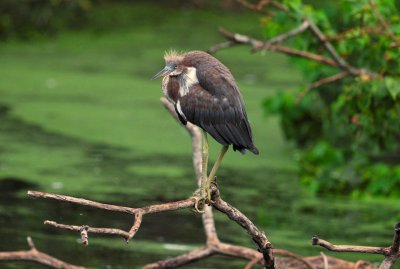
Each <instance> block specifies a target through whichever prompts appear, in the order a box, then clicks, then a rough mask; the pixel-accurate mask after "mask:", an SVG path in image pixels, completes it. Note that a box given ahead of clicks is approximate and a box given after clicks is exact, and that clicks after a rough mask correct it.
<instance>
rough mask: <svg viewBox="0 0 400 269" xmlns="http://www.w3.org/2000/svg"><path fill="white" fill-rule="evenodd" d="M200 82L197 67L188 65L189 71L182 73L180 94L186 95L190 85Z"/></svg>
mask: <svg viewBox="0 0 400 269" xmlns="http://www.w3.org/2000/svg"><path fill="white" fill-rule="evenodd" d="M197 83H199V80H198V79H197V75H196V68H194V67H188V68H187V72H185V73H183V74H181V77H180V79H179V96H181V97H182V96H185V95H186V94H188V93H189V90H190V87H191V86H193V85H194V84H197Z"/></svg>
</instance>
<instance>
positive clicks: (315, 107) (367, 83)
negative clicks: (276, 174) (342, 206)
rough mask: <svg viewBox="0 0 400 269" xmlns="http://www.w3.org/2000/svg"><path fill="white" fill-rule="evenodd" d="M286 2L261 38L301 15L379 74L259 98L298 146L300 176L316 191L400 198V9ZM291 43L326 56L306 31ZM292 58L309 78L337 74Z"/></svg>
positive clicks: (351, 59)
mask: <svg viewBox="0 0 400 269" xmlns="http://www.w3.org/2000/svg"><path fill="white" fill-rule="evenodd" d="M284 3H285V5H286V7H287V8H288V9H289V10H290V13H288V12H285V11H279V12H278V13H276V15H275V16H272V17H268V18H267V19H264V20H263V21H264V25H265V36H266V38H270V37H272V36H274V35H276V34H279V33H283V32H286V31H288V30H290V29H292V28H293V27H295V26H296V25H298V24H299V22H301V19H302V18H304V17H307V18H310V19H311V20H312V21H313V22H314V23H315V24H316V25H318V27H319V28H320V29H321V30H322V31H323V32H324V34H325V35H326V36H327V37H328V39H329V40H330V41H331V43H332V44H333V46H334V47H335V49H336V50H337V52H338V54H339V55H340V56H341V57H343V58H344V59H345V60H346V61H347V62H348V63H350V64H351V65H353V66H355V67H356V68H360V69H367V70H370V71H372V72H375V73H377V74H379V76H378V77H377V78H375V77H371V76H370V75H368V74H367V73H365V74H361V75H360V76H358V77H349V78H346V79H343V80H339V81H336V82H334V83H330V84H324V85H322V86H320V87H318V88H317V89H300V91H295V92H293V91H292V92H286V93H279V94H277V95H276V96H273V97H271V98H268V99H267V100H266V101H265V102H264V108H265V110H266V111H267V112H268V113H276V114H279V115H280V116H281V125H282V128H283V131H284V133H285V135H286V138H287V139H289V140H292V141H294V142H295V143H296V145H297V146H298V147H299V148H300V151H301V154H300V157H299V163H300V166H301V168H300V177H301V179H302V181H303V182H304V183H305V184H306V185H307V186H309V187H310V189H311V190H313V191H314V192H316V193H342V194H345V193H347V194H353V195H356V196H359V195H363V194H370V195H385V196H387V195H393V196H399V195H400V192H399V191H398V189H399V186H400V172H399V171H400V159H399V155H400V143H399V138H400V60H399V59H400V45H399V43H398V42H399V41H398V40H400V16H399V14H400V7H399V6H396V5H395V1H393V0H382V1H376V3H375V7H372V6H371V5H370V3H369V1H367V0H363V1H347V0H342V1H339V2H338V4H337V5H335V6H329V5H327V6H324V7H325V9H321V10H317V9H314V8H313V7H312V6H310V5H305V4H303V3H302V2H301V1H300V0H296V1H286V2H284ZM374 8H376V9H375V10H374ZM377 12H379V13H380V16H381V17H382V18H384V20H385V21H386V25H385V24H383V23H382V21H381V19H382V18H379V16H377V14H376V13H377ZM288 14H290V16H289V15H288ZM285 21H290V23H283V22H285ZM387 26H389V27H390V30H388V29H386V27H387ZM396 42H397V43H396ZM291 45H292V47H294V48H296V49H299V50H305V51H310V52H313V53H317V54H320V55H323V56H325V57H330V55H329V54H328V53H327V52H326V50H324V48H323V44H322V42H320V41H319V40H318V39H317V38H315V36H313V35H312V34H311V33H303V34H302V36H301V38H299V37H297V38H295V39H294V40H293V41H292V43H291ZM292 61H293V62H294V63H295V64H296V66H297V67H298V68H299V69H300V70H301V71H302V72H303V73H304V75H305V77H306V79H307V81H308V82H309V83H311V82H313V81H316V80H319V79H322V78H325V77H328V76H332V75H334V74H336V73H338V72H340V70H337V69H336V68H333V67H330V66H323V65H321V64H319V63H317V62H314V61H309V60H304V59H298V58H292Z"/></svg>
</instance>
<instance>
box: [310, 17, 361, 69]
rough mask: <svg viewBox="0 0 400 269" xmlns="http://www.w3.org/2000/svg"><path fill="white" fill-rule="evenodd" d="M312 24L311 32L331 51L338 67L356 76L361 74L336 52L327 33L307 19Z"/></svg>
mask: <svg viewBox="0 0 400 269" xmlns="http://www.w3.org/2000/svg"><path fill="white" fill-rule="evenodd" d="M307 21H308V22H309V25H310V30H311V32H312V33H313V34H314V35H315V36H316V37H317V38H318V39H319V41H320V42H321V43H322V44H323V45H324V47H325V49H326V50H327V51H328V52H329V54H330V55H331V56H332V58H333V60H334V61H335V62H336V63H337V65H338V67H339V68H340V69H342V70H344V71H347V72H348V73H350V74H351V75H353V76H355V75H358V74H359V71H358V70H357V69H356V68H354V67H352V66H350V65H349V64H348V63H347V62H346V61H345V60H344V59H343V58H342V57H340V56H339V54H338V53H337V52H336V50H335V48H334V47H333V46H332V44H331V43H330V42H329V40H328V39H327V38H326V36H325V34H323V33H322V31H321V30H320V29H319V27H318V26H317V25H315V24H314V22H312V21H311V20H310V19H307Z"/></svg>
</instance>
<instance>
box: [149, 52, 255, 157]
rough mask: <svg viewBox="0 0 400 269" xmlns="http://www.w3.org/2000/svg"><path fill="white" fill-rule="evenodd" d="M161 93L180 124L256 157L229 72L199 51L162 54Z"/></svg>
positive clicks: (235, 86) (247, 123)
mask: <svg viewBox="0 0 400 269" xmlns="http://www.w3.org/2000/svg"><path fill="white" fill-rule="evenodd" d="M165 61H166V67H165V68H164V69H163V70H162V71H160V72H159V73H158V74H157V75H156V76H155V77H158V76H161V75H164V76H165V77H164V79H163V92H164V94H165V95H166V96H167V97H168V98H169V99H170V100H171V101H172V102H173V103H174V104H175V109H176V111H177V113H178V115H179V118H180V120H181V121H182V123H183V124H186V123H187V122H188V121H189V122H191V123H193V124H195V125H197V126H199V127H201V128H202V129H203V130H204V131H206V132H207V133H209V134H210V135H211V136H212V137H213V138H214V139H215V140H217V141H218V142H219V143H220V144H222V145H224V146H227V145H233V149H234V150H238V151H240V152H242V153H244V151H245V150H246V149H247V150H250V151H251V152H253V153H254V154H258V149H257V148H256V147H255V145H254V142H253V135H252V131H251V128H250V124H249V122H248V120H247V115H246V110H245V108H244V103H243V99H242V97H241V94H240V92H239V88H238V86H237V85H236V82H235V79H234V78H233V76H232V74H231V72H230V71H229V69H228V68H227V67H226V66H225V65H223V64H222V63H221V62H220V61H219V60H217V59H216V58H214V57H213V56H211V55H209V54H207V53H205V52H202V51H191V52H187V53H184V54H182V55H178V54H176V53H173V52H171V53H167V54H166V55H165Z"/></svg>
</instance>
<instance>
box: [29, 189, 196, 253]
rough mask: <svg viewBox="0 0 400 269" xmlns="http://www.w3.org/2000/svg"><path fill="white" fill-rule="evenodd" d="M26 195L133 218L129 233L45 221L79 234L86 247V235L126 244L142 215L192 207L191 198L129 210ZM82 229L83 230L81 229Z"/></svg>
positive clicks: (35, 193)
mask: <svg viewBox="0 0 400 269" xmlns="http://www.w3.org/2000/svg"><path fill="white" fill-rule="evenodd" d="M28 195H29V196H31V197H36V198H45V199H54V200H58V201H63V202H68V203H74V204H79V205H84V206H90V207H94V208H98V209H103V210H108V211H114V212H121V213H126V214H130V215H134V216H135V219H134V223H133V224H132V227H131V228H130V230H129V232H127V231H123V230H121V229H114V228H94V227H90V226H87V225H80V226H77V225H67V224H61V223H57V222H55V221H50V220H46V221H45V222H44V224H47V225H50V226H53V227H55V228H59V229H63V230H69V231H77V232H79V233H80V235H81V239H82V244H84V245H87V244H88V243H89V241H88V233H95V234H109V235H118V236H121V237H123V238H124V239H125V240H126V241H127V242H128V241H129V240H131V239H132V238H133V237H134V236H135V234H136V232H137V231H138V230H139V228H140V225H141V223H142V219H143V215H145V214H152V213H157V212H164V211H172V210H178V209H182V208H190V207H193V206H194V199H193V198H188V199H185V200H180V201H175V202H169V203H164V204H158V205H150V206H145V207H142V208H131V207H126V206H117V205H111V204H104V203H99V202H95V201H91V200H87V199H82V198H76V197H71V196H67V195H60V194H53V193H46V192H38V191H28ZM83 227H84V228H85V229H82V228H83Z"/></svg>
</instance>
